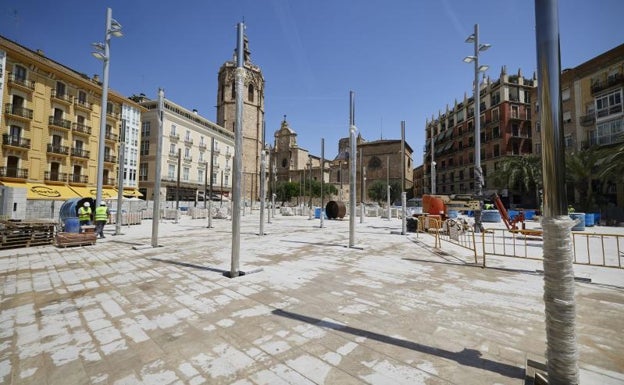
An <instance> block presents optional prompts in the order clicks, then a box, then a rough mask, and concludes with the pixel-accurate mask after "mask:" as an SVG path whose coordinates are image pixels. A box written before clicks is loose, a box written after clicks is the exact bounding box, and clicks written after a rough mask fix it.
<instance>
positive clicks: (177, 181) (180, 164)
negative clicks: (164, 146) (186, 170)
mask: <svg viewBox="0 0 624 385" xmlns="http://www.w3.org/2000/svg"><path fill="white" fill-rule="evenodd" d="M181 168H182V149H181V148H178V172H177V179H176V193H175V200H176V206H175V208H176V216H175V223H178V210H179V209H180V171H181V170H180V169H181Z"/></svg>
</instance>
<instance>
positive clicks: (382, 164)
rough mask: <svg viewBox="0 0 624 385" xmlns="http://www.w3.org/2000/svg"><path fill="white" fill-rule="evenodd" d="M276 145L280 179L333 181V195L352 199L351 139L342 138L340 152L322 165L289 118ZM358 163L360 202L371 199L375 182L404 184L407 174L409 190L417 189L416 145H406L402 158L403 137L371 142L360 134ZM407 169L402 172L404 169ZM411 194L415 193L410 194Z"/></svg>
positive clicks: (275, 165) (275, 167) (274, 153)
mask: <svg viewBox="0 0 624 385" xmlns="http://www.w3.org/2000/svg"><path fill="white" fill-rule="evenodd" d="M274 139H275V145H274V147H273V151H272V154H271V159H272V162H273V166H272V170H273V171H272V172H273V173H274V175H275V179H276V180H277V181H284V182H300V183H302V184H303V181H304V180H306V178H311V179H312V180H320V178H321V177H322V178H323V180H324V182H325V183H331V184H332V185H334V187H336V189H337V191H338V195H337V196H336V197H333V198H335V199H338V200H341V201H347V200H348V199H349V191H350V190H349V189H350V171H349V170H350V168H349V164H350V163H349V138H342V139H340V140H339V141H338V154H337V155H336V156H335V157H333V158H331V157H327V158H326V159H325V164H324V167H322V168H321V158H320V157H319V156H316V155H312V154H310V152H309V151H308V150H306V149H304V148H301V147H299V146H298V144H297V133H296V132H295V130H293V129H292V128H291V127H290V125H289V124H288V122H287V121H286V117H284V120H283V121H282V124H281V127H280V128H279V129H278V130H277V131H275V134H274ZM356 143H357V147H358V150H357V151H358V152H357V157H356V162H357V167H356V183H355V185H356V186H355V187H356V199H357V201H358V202H360V201H362V200H363V201H364V202H370V198H369V194H368V190H369V188H370V186H372V184H373V183H375V182H377V181H380V182H382V183H384V185H385V184H387V183H388V182H389V183H390V184H400V183H401V178H402V177H404V179H405V181H404V183H405V188H406V190H411V189H412V188H413V173H412V152H413V151H412V148H411V147H410V146H409V145H408V144H407V143H406V144H405V158H404V159H403V161H402V156H401V140H392V139H391V140H383V139H382V140H375V141H370V142H367V141H366V140H364V139H363V138H362V136H361V135H358V136H357V138H356ZM402 167H403V168H404V169H403V172H402V171H401V168H402ZM410 195H411V194H410Z"/></svg>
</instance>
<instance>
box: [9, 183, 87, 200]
mask: <svg viewBox="0 0 624 385" xmlns="http://www.w3.org/2000/svg"><path fill="white" fill-rule="evenodd" d="M2 185H4V186H7V187H21V188H25V189H26V199H42V200H67V199H71V198H79V197H80V195H78V194H76V192H75V191H73V190H72V189H70V188H69V187H68V186H64V185H60V186H59V185H49V184H43V183H14V182H2Z"/></svg>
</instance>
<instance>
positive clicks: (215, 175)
mask: <svg viewBox="0 0 624 385" xmlns="http://www.w3.org/2000/svg"><path fill="white" fill-rule="evenodd" d="M211 183H212V184H217V173H216V172H213V173H212V182H211Z"/></svg>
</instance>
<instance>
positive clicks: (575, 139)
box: [532, 44, 624, 207]
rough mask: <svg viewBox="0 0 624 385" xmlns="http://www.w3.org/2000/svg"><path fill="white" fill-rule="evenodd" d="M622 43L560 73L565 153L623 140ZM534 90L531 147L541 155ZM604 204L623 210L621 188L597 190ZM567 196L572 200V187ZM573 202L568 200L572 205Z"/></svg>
mask: <svg viewBox="0 0 624 385" xmlns="http://www.w3.org/2000/svg"><path fill="white" fill-rule="evenodd" d="M623 90H624V44H622V45H619V46H617V47H615V48H613V49H611V50H609V51H607V52H605V53H603V54H601V55H599V56H596V57H595V58H592V59H591V60H588V61H587V62H585V63H582V64H580V65H579V66H577V67H574V68H568V69H565V70H563V72H562V74H561V109H562V117H563V126H562V128H563V136H564V143H565V151H566V152H578V151H583V150H586V149H588V148H590V147H592V146H598V147H600V148H609V147H612V146H614V145H616V144H618V143H620V144H621V143H622V141H623V140H624V111H623V96H624V95H623ZM537 99H538V96H537V90H535V93H534V97H533V99H532V100H533V104H534V107H533V109H532V111H533V119H534V121H535V122H537V123H536V124H535V125H534V134H533V138H534V147H533V152H534V153H536V154H541V152H542V139H541V127H540V124H539V112H538V108H537V102H538V100H537ZM600 193H601V195H602V197H603V198H604V199H605V201H606V202H609V203H611V204H614V205H617V206H618V207H624V185H623V184H622V183H621V182H620V183H618V182H617V181H608V182H607V185H606V187H605V188H604V189H603V190H602V191H600ZM568 196H569V197H574V191H573V188H572V186H568ZM573 202H574V201H570V203H573Z"/></svg>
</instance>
